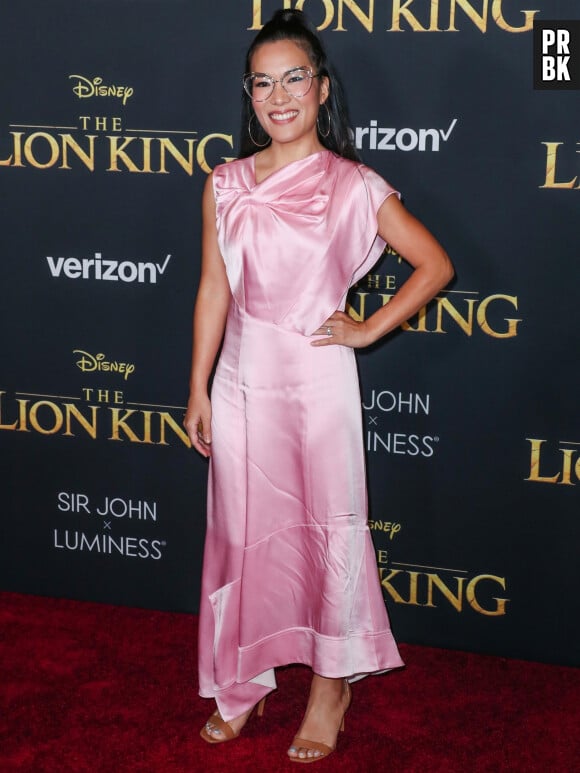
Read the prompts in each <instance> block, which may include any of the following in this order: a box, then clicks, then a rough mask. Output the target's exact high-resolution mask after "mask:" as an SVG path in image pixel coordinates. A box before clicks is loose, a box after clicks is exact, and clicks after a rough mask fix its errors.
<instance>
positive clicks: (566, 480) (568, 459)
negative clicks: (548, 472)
mask: <svg viewBox="0 0 580 773" xmlns="http://www.w3.org/2000/svg"><path fill="white" fill-rule="evenodd" d="M560 451H561V452H562V454H563V456H564V461H563V462H562V480H561V481H560V485H564V486H574V485H575V484H574V483H572V481H571V479H570V474H571V472H572V456H573V455H574V453H575V451H574V449H572V448H561V449H560ZM579 461H580V460H579ZM576 467H578V463H577V464H576Z"/></svg>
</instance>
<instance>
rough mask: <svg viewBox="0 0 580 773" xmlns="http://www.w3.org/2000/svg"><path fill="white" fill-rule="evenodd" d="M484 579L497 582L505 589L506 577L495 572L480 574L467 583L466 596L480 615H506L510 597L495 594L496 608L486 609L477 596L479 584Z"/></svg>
mask: <svg viewBox="0 0 580 773" xmlns="http://www.w3.org/2000/svg"><path fill="white" fill-rule="evenodd" d="M482 580H492V581H493V582H495V583H497V584H498V585H499V586H500V588H501V589H502V590H505V579H504V578H503V577H496V576H495V575H493V574H480V575H478V576H477V577H473V578H472V579H471V580H470V581H469V583H468V584H467V589H466V591H465V598H466V599H467V602H468V604H469V605H470V606H471V608H472V609H475V611H476V612H479V614H480V615H486V616H487V617H497V616H499V615H505V605H506V603H507V602H508V601H509V599H502V598H497V597H496V596H493V597H492V598H493V600H494V601H496V602H497V604H496V607H495V609H486V608H485V607H482V606H481V604H480V603H479V601H478V600H477V597H476V590H477V586H478V585H479V583H480V582H481V581H482Z"/></svg>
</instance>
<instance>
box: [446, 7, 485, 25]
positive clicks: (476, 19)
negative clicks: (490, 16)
mask: <svg viewBox="0 0 580 773" xmlns="http://www.w3.org/2000/svg"><path fill="white" fill-rule="evenodd" d="M457 6H459V7H460V8H461V10H462V11H463V12H464V13H465V14H466V15H467V16H468V17H469V18H470V19H471V21H472V22H473V23H474V24H475V26H476V27H477V29H478V30H479V31H480V32H486V31H487V8H488V0H483V7H482V10H481V15H480V14H479V13H478V12H477V11H476V10H475V8H474V7H473V6H472V5H471V3H469V2H468V0H451V5H450V6H449V27H448V28H447V32H457V27H456V26H455V9H456V7H457Z"/></svg>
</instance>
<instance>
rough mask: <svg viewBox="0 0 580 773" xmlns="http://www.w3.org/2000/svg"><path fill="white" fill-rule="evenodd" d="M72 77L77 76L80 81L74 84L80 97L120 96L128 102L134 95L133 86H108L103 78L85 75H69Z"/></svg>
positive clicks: (125, 102) (74, 89) (124, 102)
mask: <svg viewBox="0 0 580 773" xmlns="http://www.w3.org/2000/svg"><path fill="white" fill-rule="evenodd" d="M68 77H69V79H70V78H77V80H78V83H77V84H76V85H75V86H73V91H74V93H75V94H76V95H77V97H78V98H79V99H86V98H87V97H118V98H119V99H121V100H122V101H123V104H124V105H126V104H127V100H128V99H129V98H130V97H132V96H133V93H134V90H133V89H132V88H131V86H106V85H105V84H104V83H103V79H102V78H99V77H98V76H97V77H96V78H93V79H92V80H90V79H89V78H85V77H84V76H83V75H69V76H68Z"/></svg>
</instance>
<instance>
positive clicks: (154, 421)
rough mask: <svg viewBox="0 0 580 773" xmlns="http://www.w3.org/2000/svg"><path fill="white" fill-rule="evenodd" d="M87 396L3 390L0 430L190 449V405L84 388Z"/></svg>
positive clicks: (0, 405) (0, 402) (0, 398)
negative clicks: (187, 425) (9, 393)
mask: <svg viewBox="0 0 580 773" xmlns="http://www.w3.org/2000/svg"><path fill="white" fill-rule="evenodd" d="M81 392H82V395H83V396H82V398H80V397H63V396H59V395H38V394H31V393H29V392H17V393H16V396H15V399H13V400H11V399H9V398H8V396H7V393H6V392H5V391H0V430H6V431H9V432H31V433H36V434H39V435H49V436H50V435H60V436H62V437H66V438H85V439H86V438H90V439H91V440H113V441H116V442H119V443H122V442H128V443H139V444H144V445H156V446H169V445H172V444H173V443H175V442H177V443H181V444H183V445H184V446H187V447H188V448H190V447H191V444H190V442H189V438H188V436H187V433H186V432H185V430H184V429H183V426H182V423H181V422H182V421H183V415H184V411H185V408H183V407H181V406H175V405H174V406H171V405H153V404H151V403H137V402H130V401H126V400H125V395H124V393H123V392H122V391H120V390H113V389H101V388H96V387H94V388H93V387H83V388H82V390H81Z"/></svg>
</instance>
